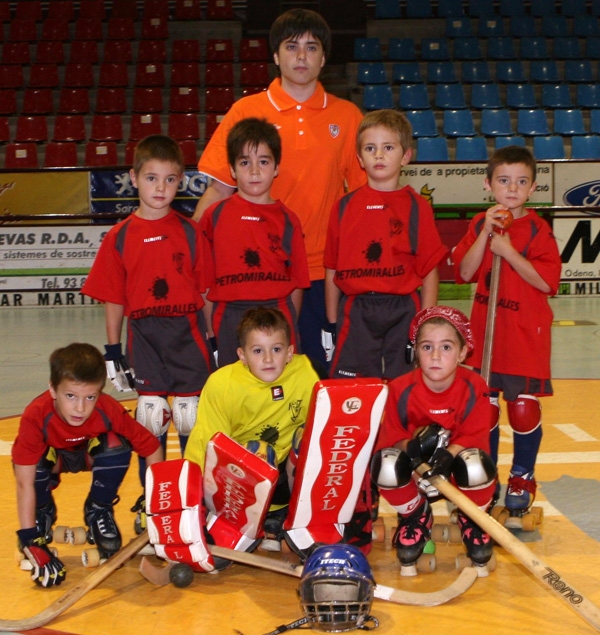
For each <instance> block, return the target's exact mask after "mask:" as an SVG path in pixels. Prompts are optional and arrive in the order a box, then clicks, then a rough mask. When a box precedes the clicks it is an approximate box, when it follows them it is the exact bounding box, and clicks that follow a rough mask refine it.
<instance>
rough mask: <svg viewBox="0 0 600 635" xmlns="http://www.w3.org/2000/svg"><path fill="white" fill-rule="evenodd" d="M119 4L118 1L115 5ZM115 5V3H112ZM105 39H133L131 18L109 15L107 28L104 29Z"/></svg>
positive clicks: (133, 24) (133, 23) (133, 28)
mask: <svg viewBox="0 0 600 635" xmlns="http://www.w3.org/2000/svg"><path fill="white" fill-rule="evenodd" d="M118 4H120V3H119V2H117V3H116V5H118ZM113 6H115V5H113ZM106 39H107V40H129V41H132V40H135V39H136V33H135V22H134V21H133V18H120V17H119V18H114V17H111V18H110V19H109V21H108V28H107V30H106Z"/></svg>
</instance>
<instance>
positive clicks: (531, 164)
mask: <svg viewBox="0 0 600 635" xmlns="http://www.w3.org/2000/svg"><path fill="white" fill-rule="evenodd" d="M515 163H522V164H523V165H525V166H526V167H528V168H529V169H530V170H531V178H532V180H533V181H535V177H536V174H537V166H536V161H535V157H534V156H533V154H532V152H531V150H529V149H528V148H524V147H523V146H504V148H498V150H496V151H495V152H494V153H493V154H492V156H491V157H490V159H489V161H488V164H487V168H486V176H487V179H488V181H491V180H492V177H493V176H494V170H495V169H496V168H497V167H498V166H500V165H514V164H515Z"/></svg>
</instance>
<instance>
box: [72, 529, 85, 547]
mask: <svg viewBox="0 0 600 635" xmlns="http://www.w3.org/2000/svg"><path fill="white" fill-rule="evenodd" d="M86 542H87V531H86V530H85V527H73V529H71V544H72V545H85V543H86Z"/></svg>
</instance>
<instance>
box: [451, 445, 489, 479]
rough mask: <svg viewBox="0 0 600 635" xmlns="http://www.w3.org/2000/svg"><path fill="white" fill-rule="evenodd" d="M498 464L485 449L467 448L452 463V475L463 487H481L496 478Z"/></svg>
mask: <svg viewBox="0 0 600 635" xmlns="http://www.w3.org/2000/svg"><path fill="white" fill-rule="evenodd" d="M496 473H497V471H496V466H495V465H494V462H493V461H492V459H491V458H490V456H489V455H488V454H487V452H484V451H483V450H480V449H478V448H465V449H464V450H461V451H460V452H459V453H458V454H457V455H456V458H455V459H454V463H453V464H452V475H453V476H454V479H455V481H456V484H457V485H458V487H460V488H461V489H481V488H484V487H487V486H488V485H489V484H490V483H491V482H492V481H493V480H494V479H495V478H496Z"/></svg>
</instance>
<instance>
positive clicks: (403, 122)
mask: <svg viewBox="0 0 600 635" xmlns="http://www.w3.org/2000/svg"><path fill="white" fill-rule="evenodd" d="M376 126H382V127H384V128H387V129H388V130H391V131H392V132H396V133H398V137H399V138H400V145H401V146H402V149H403V150H404V152H406V151H407V150H410V148H411V147H412V126H411V125H410V121H409V120H408V119H407V117H406V115H405V114H404V113H402V112H400V111H399V110H391V109H386V110H372V111H371V112H368V113H367V114H366V115H365V116H364V117H363V118H362V121H361V122H360V124H359V126H358V130H357V132H356V150H357V152H359V153H360V144H361V139H362V134H363V132H364V131H365V130H368V129H369V128H375V127H376Z"/></svg>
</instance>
